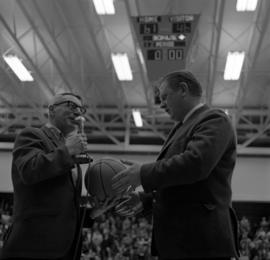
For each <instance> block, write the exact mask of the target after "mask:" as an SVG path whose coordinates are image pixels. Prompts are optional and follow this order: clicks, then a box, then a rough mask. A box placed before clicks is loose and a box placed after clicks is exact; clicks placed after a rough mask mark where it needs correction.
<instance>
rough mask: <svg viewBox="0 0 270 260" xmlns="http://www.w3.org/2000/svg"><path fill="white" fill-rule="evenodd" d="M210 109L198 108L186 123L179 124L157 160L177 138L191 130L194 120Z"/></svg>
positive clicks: (171, 132)
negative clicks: (188, 129)
mask: <svg viewBox="0 0 270 260" xmlns="http://www.w3.org/2000/svg"><path fill="white" fill-rule="evenodd" d="M208 108H209V107H208V106H207V105H203V106H202V107H200V108H198V109H197V110H196V111H194V113H193V114H192V115H191V116H190V117H189V118H188V119H187V120H186V121H185V122H184V123H182V122H179V123H177V124H176V125H175V127H174V128H173V129H172V130H171V131H170V133H169V135H168V137H167V139H166V141H165V143H164V145H163V147H162V149H161V151H160V153H159V155H158V157H157V160H158V159H160V158H161V157H162V155H163V154H164V152H165V151H166V150H167V149H168V148H169V146H170V145H171V144H172V143H173V141H174V140H175V139H176V137H177V136H179V135H180V134H181V133H183V131H185V129H187V128H189V126H190V125H191V124H192V123H193V122H194V120H195V119H196V118H197V117H198V115H199V114H200V113H202V112H204V111H205V110H207V109H208Z"/></svg>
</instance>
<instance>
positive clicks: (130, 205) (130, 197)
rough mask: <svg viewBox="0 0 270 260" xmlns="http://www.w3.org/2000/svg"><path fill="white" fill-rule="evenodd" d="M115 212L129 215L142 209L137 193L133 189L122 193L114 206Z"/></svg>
mask: <svg viewBox="0 0 270 260" xmlns="http://www.w3.org/2000/svg"><path fill="white" fill-rule="evenodd" d="M114 210H115V212H116V213H117V214H119V215H121V216H124V217H131V216H134V215H136V214H138V213H140V212H142V211H143V203H142V201H141V200H140V196H139V193H138V192H137V191H133V192H130V193H127V194H126V195H124V196H123V197H122V198H121V200H120V203H119V204H118V205H116V206H115V208H114Z"/></svg>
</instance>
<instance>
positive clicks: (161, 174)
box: [141, 105, 238, 258]
mask: <svg viewBox="0 0 270 260" xmlns="http://www.w3.org/2000/svg"><path fill="white" fill-rule="evenodd" d="M173 132H174V133H171V134H169V137H168V139H167V140H166V142H165V144H164V146H163V148H162V150H161V152H160V154H159V156H158V158H157V161H156V162H155V163H149V164H144V165H143V166H142V168H141V181H142V186H143V188H144V190H145V192H153V196H154V198H153V200H152V202H153V203H152V207H153V208H152V209H153V238H152V253H154V254H155V253H157V254H158V255H159V256H161V257H164V258H189V257H205V258H208V257H209V258H210V257H231V256H237V254H238V249H237V219H236V216H235V214H234V211H233V209H232V207H231V195H232V191H231V178H232V173H233V169H234V165H235V160H236V138H235V132H234V130H233V127H232V125H231V122H230V119H229V118H228V117H227V115H226V114H225V113H224V112H223V111H221V110H218V109H210V108H209V107H207V106H206V105H204V106H203V107H201V108H199V109H198V110H196V111H195V112H194V113H193V114H192V115H191V117H190V118H188V119H187V121H186V122H185V123H184V124H183V125H182V126H181V127H179V128H178V129H174V130H173ZM146 202H147V201H144V204H145V205H146Z"/></svg>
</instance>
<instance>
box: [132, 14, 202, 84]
mask: <svg viewBox="0 0 270 260" xmlns="http://www.w3.org/2000/svg"><path fill="white" fill-rule="evenodd" d="M198 17H199V15H198V14H194V15H193V14H192V15H190V14H181V15H164V16H161V15H152V16H151V15H150V16H136V17H133V18H132V19H133V23H134V29H135V33H136V35H137V37H138V41H139V44H140V47H141V50H142V54H143V56H144V59H145V63H146V67H147V71H148V75H149V78H150V79H153V80H154V79H156V78H157V77H159V76H160V75H162V74H164V73H166V72H169V71H172V70H177V69H181V68H182V69H183V68H185V60H186V57H187V53H188V49H189V45H190V43H191V39H192V36H193V34H194V29H195V26H196V24H197V21H198Z"/></svg>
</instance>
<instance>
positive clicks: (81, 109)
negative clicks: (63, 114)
mask: <svg viewBox="0 0 270 260" xmlns="http://www.w3.org/2000/svg"><path fill="white" fill-rule="evenodd" d="M62 104H67V106H68V108H69V109H71V110H72V111H73V112H77V111H78V109H79V112H80V114H85V113H86V108H85V107H84V106H78V105H77V104H75V103H74V102H72V101H63V102H60V103H56V104H54V106H58V105H62Z"/></svg>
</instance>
